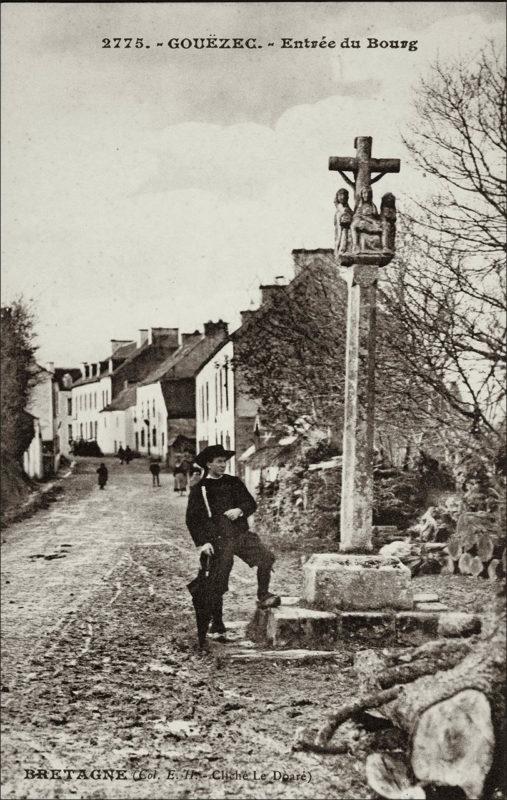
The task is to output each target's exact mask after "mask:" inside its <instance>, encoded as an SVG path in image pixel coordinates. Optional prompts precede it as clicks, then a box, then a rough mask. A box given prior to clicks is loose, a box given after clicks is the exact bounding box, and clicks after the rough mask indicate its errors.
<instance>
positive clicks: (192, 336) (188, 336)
mask: <svg viewBox="0 0 507 800" xmlns="http://www.w3.org/2000/svg"><path fill="white" fill-rule="evenodd" d="M201 335H202V334H201V332H200V331H198V330H195V331H194V332H193V333H182V334H181V344H188V343H189V342H191V341H192V340H194V341H197V340H198V339H200V338H201Z"/></svg>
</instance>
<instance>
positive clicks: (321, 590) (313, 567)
mask: <svg viewBox="0 0 507 800" xmlns="http://www.w3.org/2000/svg"><path fill="white" fill-rule="evenodd" d="M303 573H304V584H303V599H304V601H305V602H306V603H307V604H308V605H310V606H312V607H314V608H319V609H325V610H326V611H341V610H343V611H353V610H358V611H359V610H360V611H366V610H368V611H377V610H380V609H385V608H388V609H412V607H413V595H412V588H411V585H410V584H411V578H410V570H409V569H408V567H406V566H405V565H404V564H402V563H401V561H400V560H399V559H397V558H382V557H380V556H367V555H364V556H360V555H342V554H340V553H319V554H316V555H313V556H312V557H311V558H310V559H309V560H308V561H307V562H306V564H305V565H304V567H303Z"/></svg>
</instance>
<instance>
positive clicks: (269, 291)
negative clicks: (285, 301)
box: [259, 283, 286, 306]
mask: <svg viewBox="0 0 507 800" xmlns="http://www.w3.org/2000/svg"><path fill="white" fill-rule="evenodd" d="M259 289H260V290H261V305H263V306H265V305H267V304H268V303H273V302H276V299H277V297H280V296H281V295H283V293H284V292H285V289H286V287H285V286H283V285H281V284H279V283H270V284H266V285H265V286H259Z"/></svg>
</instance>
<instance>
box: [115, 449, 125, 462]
mask: <svg viewBox="0 0 507 800" xmlns="http://www.w3.org/2000/svg"><path fill="white" fill-rule="evenodd" d="M116 455H117V456H118V458H119V459H120V464H123V462H124V461H125V450H124V449H123V447H122V446H121V445H120V446H119V448H118V451H117V453H116Z"/></svg>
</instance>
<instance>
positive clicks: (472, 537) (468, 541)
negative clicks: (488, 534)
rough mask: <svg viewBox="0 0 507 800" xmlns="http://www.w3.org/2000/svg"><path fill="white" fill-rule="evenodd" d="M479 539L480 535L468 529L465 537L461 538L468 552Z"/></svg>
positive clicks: (464, 548)
mask: <svg viewBox="0 0 507 800" xmlns="http://www.w3.org/2000/svg"><path fill="white" fill-rule="evenodd" d="M477 539H478V536H477V534H476V533H474V532H473V531H467V532H466V533H465V534H463V537H462V539H461V542H462V544H463V550H465V552H468V551H469V550H471V549H472V548H473V547H475V545H476V544H477Z"/></svg>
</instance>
